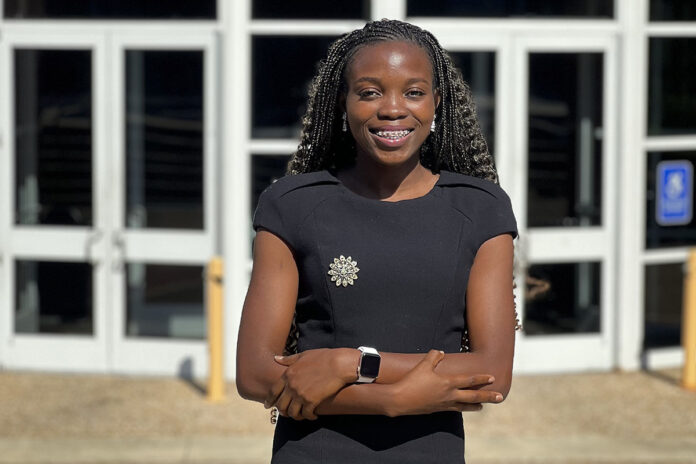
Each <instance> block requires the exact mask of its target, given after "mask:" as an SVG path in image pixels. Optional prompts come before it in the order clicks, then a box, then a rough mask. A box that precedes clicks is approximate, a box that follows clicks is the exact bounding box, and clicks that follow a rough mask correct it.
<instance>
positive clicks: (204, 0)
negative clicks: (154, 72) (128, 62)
mask: <svg viewBox="0 0 696 464" xmlns="http://www.w3.org/2000/svg"><path fill="white" fill-rule="evenodd" d="M5 17H6V18H15V19H21V18H51V19H215V17H216V11H215V0H197V1H195V2H192V1H190V0H146V1H141V2H134V1H131V0H107V1H104V0H101V1H94V0H5Z"/></svg>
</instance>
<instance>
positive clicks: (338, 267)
mask: <svg viewBox="0 0 696 464" xmlns="http://www.w3.org/2000/svg"><path fill="white" fill-rule="evenodd" d="M329 267H330V268H331V269H330V270H329V272H328V274H329V275H330V276H331V282H336V286H337V287H340V286H341V285H343V286H344V287H347V286H348V285H349V284H350V285H353V282H354V281H355V280H356V279H357V278H358V271H359V270H360V269H358V262H357V261H353V258H351V257H350V256H349V257H347V258H346V257H345V256H343V255H341V257H340V258H334V260H333V263H331V264H330V265H329Z"/></svg>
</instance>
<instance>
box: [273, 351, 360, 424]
mask: <svg viewBox="0 0 696 464" xmlns="http://www.w3.org/2000/svg"><path fill="white" fill-rule="evenodd" d="M358 358H359V352H358V351H357V350H352V349H350V348H336V349H330V348H320V349H315V350H307V351H303V352H302V353H298V354H293V355H290V356H282V357H281V356H276V357H275V360H276V362H277V363H278V364H282V365H283V366H287V369H286V370H285V372H284V373H283V375H282V376H281V377H280V378H279V379H278V380H277V381H276V382H275V383H274V384H273V385H272V386H271V389H270V391H269V393H268V396H267V397H266V401H265V402H264V406H265V407H266V408H270V407H271V406H274V405H275V406H276V407H277V408H278V411H279V412H280V414H282V415H284V416H289V417H292V418H293V419H295V420H302V419H309V420H314V419H316V418H317V416H316V414H314V409H315V408H316V407H317V406H318V405H319V403H321V402H322V401H324V400H325V399H326V398H329V397H330V396H333V395H335V394H336V392H338V391H339V390H340V389H341V388H343V387H344V386H345V385H346V384H348V383H351V382H354V381H355V380H356V379H357V372H356V369H357V366H358ZM353 364H355V365H354V366H353Z"/></svg>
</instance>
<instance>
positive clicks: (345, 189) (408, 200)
mask: <svg viewBox="0 0 696 464" xmlns="http://www.w3.org/2000/svg"><path fill="white" fill-rule="evenodd" d="M325 171H326V172H327V173H328V175H329V176H331V177H332V178H333V180H334V181H335V182H336V184H338V186H339V188H340V189H341V191H342V192H343V193H344V194H345V195H347V196H350V197H354V198H357V199H359V200H361V201H364V202H367V203H374V204H386V205H400V204H410V203H413V202H418V201H421V200H426V199H428V198H430V197H431V196H433V194H434V193H435V191H436V190H437V189H438V187H439V186H440V182H442V180H443V177H444V176H443V173H442V172H440V173H439V176H438V179H437V181H436V182H435V184H434V185H433V186H432V188H431V189H430V190H428V191H427V192H426V193H425V194H423V195H421V196H419V197H414V198H404V199H403V200H396V201H389V200H379V199H377V198H368V197H366V196H363V195H360V194H358V193H355V192H354V191H352V190H351V189H349V188H348V187H347V186H346V185H345V184H344V183H343V182H341V180H339V179H338V177H336V175H335V174H334V173H333V172H331V171H329V170H328V169H325Z"/></svg>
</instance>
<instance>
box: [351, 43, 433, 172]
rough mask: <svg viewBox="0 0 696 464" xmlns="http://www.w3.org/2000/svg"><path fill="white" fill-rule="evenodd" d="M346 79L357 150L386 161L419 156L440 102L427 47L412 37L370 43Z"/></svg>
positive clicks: (361, 50) (358, 57)
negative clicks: (434, 84)
mask: <svg viewBox="0 0 696 464" xmlns="http://www.w3.org/2000/svg"><path fill="white" fill-rule="evenodd" d="M346 84H347V88H348V90H347V93H346V95H345V101H344V104H345V110H346V113H347V120H348V126H349V127H350V131H351V133H352V134H353V137H354V138H355V142H356V147H357V151H358V153H357V156H358V157H361V156H362V157H368V158H369V159H370V160H371V161H373V162H377V163H379V164H383V165H397V164H401V163H405V162H408V161H413V158H414V157H416V158H415V159H418V156H419V149H420V146H421V145H422V144H423V142H424V141H425V139H426V138H427V137H428V136H429V135H430V125H431V123H432V121H433V118H434V117H435V108H436V107H437V105H438V104H439V102H440V98H439V96H438V95H437V93H436V92H435V91H434V89H433V71H432V64H431V63H430V59H429V58H428V55H427V53H426V52H425V51H424V50H423V49H421V48H420V47H418V46H417V45H414V44H412V43H408V42H379V43H377V44H374V45H369V46H366V47H364V48H362V49H360V50H359V51H358V52H357V53H356V54H355V56H354V57H353V60H352V61H351V63H350V64H349V65H348V67H347V69H346Z"/></svg>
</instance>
